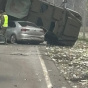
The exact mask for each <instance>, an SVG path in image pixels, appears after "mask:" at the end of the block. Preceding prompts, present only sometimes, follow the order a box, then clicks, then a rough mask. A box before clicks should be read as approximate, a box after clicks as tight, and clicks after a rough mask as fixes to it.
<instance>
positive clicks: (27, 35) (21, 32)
mask: <svg viewBox="0 0 88 88" xmlns="http://www.w3.org/2000/svg"><path fill="white" fill-rule="evenodd" d="M6 36H7V40H8V41H10V42H11V43H16V42H17V41H28V42H29V41H35V42H36V43H37V44H39V43H42V42H44V30H43V29H42V28H39V27H38V26H37V25H36V24H34V23H32V22H29V21H13V22H9V27H8V28H7V31H6Z"/></svg>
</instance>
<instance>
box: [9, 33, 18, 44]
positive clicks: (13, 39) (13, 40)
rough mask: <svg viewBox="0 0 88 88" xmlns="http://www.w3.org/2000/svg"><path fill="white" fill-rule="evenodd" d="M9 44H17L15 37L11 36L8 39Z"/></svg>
mask: <svg viewBox="0 0 88 88" xmlns="http://www.w3.org/2000/svg"><path fill="white" fill-rule="evenodd" d="M10 42H11V43H12V44H14V43H16V42H17V39H16V35H14V34H13V35H12V36H11V37H10Z"/></svg>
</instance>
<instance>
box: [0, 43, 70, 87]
mask: <svg viewBox="0 0 88 88" xmlns="http://www.w3.org/2000/svg"><path fill="white" fill-rule="evenodd" d="M45 52H46V51H45V45H38V46H37V45H20V44H19V45H0V88H71V87H70V86H69V84H68V83H67V82H66V81H65V79H64V77H63V76H62V75H61V74H60V72H59V71H58V70H57V68H56V66H55V64H54V63H53V61H51V60H50V58H49V57H48V56H45V54H44V53H45Z"/></svg>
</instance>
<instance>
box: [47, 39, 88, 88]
mask: <svg viewBox="0 0 88 88" xmlns="http://www.w3.org/2000/svg"><path fill="white" fill-rule="evenodd" d="M46 50H47V55H49V56H50V57H51V59H52V60H53V61H55V62H57V63H58V67H59V69H60V70H61V73H63V75H64V77H65V79H66V80H67V81H68V82H69V83H70V84H71V86H72V87H73V88H88V42H86V41H79V40H78V41H77V42H76V43H75V45H74V46H73V47H62V46H47V47H46ZM57 63H56V64H57Z"/></svg>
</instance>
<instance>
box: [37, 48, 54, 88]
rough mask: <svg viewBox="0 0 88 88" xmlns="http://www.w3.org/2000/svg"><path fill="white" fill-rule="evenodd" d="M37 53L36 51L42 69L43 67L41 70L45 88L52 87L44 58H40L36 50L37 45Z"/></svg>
mask: <svg viewBox="0 0 88 88" xmlns="http://www.w3.org/2000/svg"><path fill="white" fill-rule="evenodd" d="M37 53H38V57H39V60H40V63H41V65H42V69H43V72H44V76H45V81H46V84H47V88H53V86H52V83H51V81H50V78H49V74H48V71H47V68H46V66H45V63H44V60H43V59H42V58H41V55H40V52H39V50H38V47H37Z"/></svg>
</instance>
